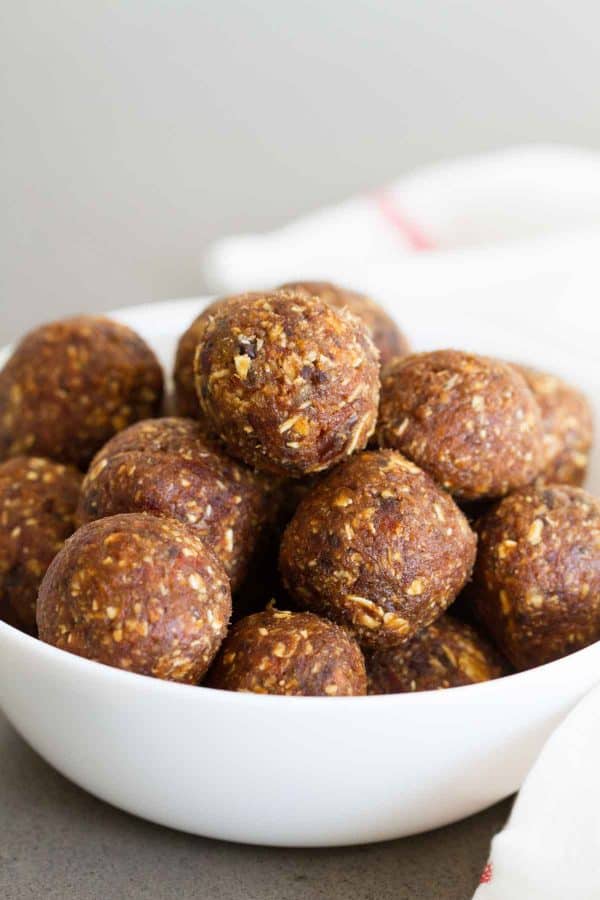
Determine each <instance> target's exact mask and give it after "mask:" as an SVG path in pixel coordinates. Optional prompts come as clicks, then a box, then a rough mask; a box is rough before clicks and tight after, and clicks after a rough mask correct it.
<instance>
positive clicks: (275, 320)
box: [0, 282, 600, 697]
mask: <svg viewBox="0 0 600 900" xmlns="http://www.w3.org/2000/svg"><path fill="white" fill-rule="evenodd" d="M174 383H175V406H176V412H177V415H176V416H171V417H163V418H160V417H159V416H160V415H161V413H162V411H163V377H162V373H161V370H160V367H159V364H158V362H157V360H156V358H155V356H154V354H153V353H152V351H151V350H150V348H149V347H147V345H146V344H145V343H144V341H143V340H142V339H141V338H140V337H139V336H137V335H136V334H135V333H133V332H132V331H131V330H130V329H128V328H125V327H124V326H122V325H119V324H117V323H115V322H112V321H110V320H107V319H103V318H94V317H80V318H76V319H70V320H67V321H63V322H58V323H54V324H51V325H47V326H43V327H41V328H39V329H37V330H36V331H34V332H32V333H31V334H30V335H28V336H27V337H26V338H25V339H24V340H23V341H22V342H21V343H20V344H19V345H18V346H17V347H16V349H15V351H14V352H13V355H12V356H11V358H10V359H9V361H8V363H7V364H6V366H5V367H4V369H3V370H2V372H0V459H2V460H4V462H2V463H1V464H0V615H1V617H2V618H4V619H5V620H6V621H8V622H10V623H11V624H13V625H16V626H17V627H21V628H23V629H24V630H26V631H29V632H30V633H32V634H36V633H38V634H39V637H40V638H41V639H42V640H43V641H46V642H48V643H50V644H53V645H55V646H56V647H59V648H61V649H63V650H67V651H69V652H71V653H76V654H79V655H80V656H84V657H88V658H90V659H93V660H96V661H99V662H103V663H106V664H108V665H112V666H117V667H120V668H124V669H128V670H130V671H132V672H138V673H142V674H146V675H152V676H154V677H157V678H164V679H170V680H173V681H179V682H184V683H189V684H199V683H203V684H205V685H208V686H211V687H214V688H221V689H225V690H233V691H252V692H256V693H272V694H287V695H323V696H330V697H333V696H348V695H360V694H366V693H373V694H381V693H396V692H404V691H418V690H431V689H436V688H447V687H452V686H457V685H463V684H471V683H474V682H480V681H486V680H488V679H491V678H496V677H499V676H501V675H504V674H507V673H508V672H510V671H512V670H515V669H516V670H521V669H526V668H530V667H532V666H536V665H539V664H541V663H545V662H548V661H550V660H554V659H557V658H559V657H561V656H564V655H565V654H568V653H571V652H573V651H575V650H578V649H580V648H581V647H584V646H586V645H588V644H590V643H592V642H593V641H596V640H598V639H600V501H599V500H598V499H596V498H594V497H592V496H590V495H589V494H588V493H586V492H585V491H584V490H582V488H581V487H580V485H581V484H582V483H583V480H584V477H585V473H586V466H587V454H588V451H589V448H590V445H591V440H592V420H591V413H590V408H589V406H588V404H587V402H586V400H585V398H584V397H583V396H582V395H581V394H580V393H579V392H578V391H577V390H575V389H574V388H572V387H571V386H569V385H568V384H565V383H564V382H563V381H562V380H560V379H558V378H555V377H553V376H550V375H547V374H545V373H540V372H537V371H534V370H531V369H529V368H525V367H523V366H517V365H512V364H509V363H506V362H502V361H500V360H497V359H491V358H487V357H483V356H476V355H474V354H470V353H464V352H459V351H456V350H440V351H436V352H430V353H413V352H411V351H410V347H409V345H408V343H407V341H406V339H405V337H404V336H403V334H402V333H401V332H400V331H399V330H398V328H397V326H396V325H395V323H394V322H393V321H392V320H391V319H390V318H389V317H388V316H387V314H386V313H385V312H384V310H383V309H382V308H380V307H379V306H378V305H377V304H376V303H375V302H374V301H373V300H371V299H369V298H367V297H365V296H363V295H361V294H357V293H355V292H352V291H348V290H345V289H342V288H340V287H337V286H335V285H331V284H328V283H321V282H299V283H294V284H288V285H284V286H283V287H281V288H279V289H276V290H273V291H267V292H254V293H248V294H243V295H237V296H233V297H226V298H222V299H220V300H217V301H216V302H214V303H212V304H211V305H210V306H209V307H207V308H206V309H205V310H204V311H203V312H202V313H201V314H200V315H199V316H198V318H197V319H196V320H195V321H194V322H193V323H192V324H191V326H190V327H189V328H188V330H187V331H186V332H185V334H184V335H183V336H182V337H181V340H180V342H179V346H178V350H177V355H176V361H175V371H174ZM232 622H233V624H231V623H232Z"/></svg>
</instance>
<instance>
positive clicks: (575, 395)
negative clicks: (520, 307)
mask: <svg viewBox="0 0 600 900" xmlns="http://www.w3.org/2000/svg"><path fill="white" fill-rule="evenodd" d="M516 368H517V369H518V371H519V372H520V373H521V375H523V377H524V378H525V381H526V382H527V384H528V385H529V388H530V389H531V391H533V395H534V397H535V399H536V400H537V402H538V406H539V408H540V411H541V413H542V428H543V432H544V466H543V469H542V471H541V472H540V476H541V478H542V479H543V480H544V481H546V482H549V483H555V484H572V485H575V486H576V487H579V486H580V485H582V484H583V482H584V481H585V476H586V474H587V466H588V453H589V450H590V447H591V446H592V438H593V431H594V426H593V419H592V410H591V407H590V404H589V403H588V401H587V399H586V397H585V396H584V395H583V394H582V393H581V391H578V390H577V389H576V388H574V387H572V386H571V385H570V384H567V383H566V382H565V381H563V380H562V379H561V378H557V377H556V376H555V375H549V374H548V373H546V372H538V371H536V370H535V369H530V368H528V367H527V366H516Z"/></svg>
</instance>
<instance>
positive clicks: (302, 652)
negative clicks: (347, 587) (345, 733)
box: [206, 609, 367, 697]
mask: <svg viewBox="0 0 600 900" xmlns="http://www.w3.org/2000/svg"><path fill="white" fill-rule="evenodd" d="M206 684H207V685H208V686H209V687H213V688H221V689H222V690H225V691H250V692H252V693H255V694H287V695H288V696H325V697H343V696H352V695H357V694H366V692H367V675H366V672H365V661H364V659H363V655H362V653H361V651H360V648H359V646H358V644H357V643H356V641H354V640H353V639H352V638H351V637H350V635H348V634H347V633H346V632H345V631H344V629H343V628H339V627H338V626H337V625H334V624H333V623H332V622H327V621H326V620H325V619H320V618H319V617H318V616H314V615H313V614H312V613H306V612H280V611H279V610H277V609H266V610H264V612H259V613H255V614H254V615H252V616H248V617H247V618H245V619H241V620H240V621H239V622H237V623H236V624H235V625H234V626H233V628H232V629H231V631H230V632H229V634H228V635H227V637H226V638H225V640H224V642H223V645H222V647H221V650H220V652H219V655H218V656H217V659H216V660H215V663H214V665H213V667H212V668H211V670H210V672H209V675H208V679H207V681H206Z"/></svg>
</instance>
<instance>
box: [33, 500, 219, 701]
mask: <svg viewBox="0 0 600 900" xmlns="http://www.w3.org/2000/svg"><path fill="white" fill-rule="evenodd" d="M230 615H231V594H230V591H229V582H228V579H227V576H226V575H225V572H224V570H223V568H222V566H221V565H220V563H219V562H218V560H217V559H216V557H215V556H214V555H213V553H212V552H211V551H210V550H209V549H208V548H207V547H206V545H205V544H204V543H203V542H202V541H201V540H200V538H199V537H198V536H197V535H195V534H194V533H193V531H191V530H190V529H189V528H186V526H185V525H182V524H181V523H180V522H177V521H176V520H175V519H166V518H164V519H163V518H159V517H157V516H151V515H147V514H145V513H130V514H127V515H119V516H111V517H110V518H106V519H99V520H98V521H96V522H91V523H90V524H88V525H84V526H83V528H80V529H79V531H77V532H76V533H75V534H74V535H73V537H72V538H70V539H69V540H68V541H67V542H66V544H65V545H64V547H63V549H62V550H61V551H60V553H59V554H58V556H56V557H55V559H54V561H53V562H52V564H51V565H50V568H49V569H48V571H47V572H46V575H45V577H44V580H43V582H42V586H41V588H40V593H39V598H38V609H37V623H38V628H39V635H40V638H41V639H42V640H43V641H45V642H46V643H47V644H53V645H54V646H55V647H59V648H60V649H61V650H67V651H68V652H69V653H75V654H77V655H78V656H84V657H86V658H87V659H93V660H96V661H97V662H101V663H105V664H106V665H109V666H115V667H117V668H121V669H127V670H129V671H131V672H138V673H140V674H142V675H152V676H154V677H155V678H162V679H167V680H169V681H180V682H185V683H188V684H196V683H197V682H198V681H199V680H200V679H201V678H202V677H203V676H204V674H205V672H206V670H207V669H208V667H209V665H210V663H211V662H212V660H213V658H214V656H215V654H216V652H217V650H218V649H219V646H220V644H221V641H222V640H223V638H224V636H225V632H226V631H227V624H228V621H229V617H230Z"/></svg>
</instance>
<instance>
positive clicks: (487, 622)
mask: <svg viewBox="0 0 600 900" xmlns="http://www.w3.org/2000/svg"><path fill="white" fill-rule="evenodd" d="M477 527H478V531H479V554H478V557H477V563H476V566H475V572H474V575H473V583H472V584H471V585H470V586H469V589H468V592H467V594H468V597H469V598H470V600H471V602H472V604H473V606H474V609H475V613H476V615H477V617H478V619H479V620H480V622H481V623H482V624H483V625H484V626H485V628H486V630H487V631H488V632H489V634H490V635H491V637H492V638H493V640H494V642H495V643H496V645H497V646H498V647H499V648H500V650H502V652H503V653H504V655H505V656H506V657H507V658H508V659H509V660H510V661H511V662H512V663H513V664H514V666H515V667H516V668H517V669H528V668H531V667H533V666H538V665H541V664H542V663H546V662H550V661H551V660H553V659H558V658H559V657H561V656H565V655H566V654H568V653H572V652H573V651H574V650H579V649H581V647H585V646H587V645H588V644H591V643H593V642H594V641H597V640H599V639H600V500H598V499H596V498H595V497H592V496H590V494H587V493H586V492H585V491H583V490H582V489H581V488H575V487H570V486H566V485H552V486H548V487H545V486H540V485H537V486H532V487H528V488H524V489H522V490H520V491H517V492H516V493H514V494H511V496H510V497H505V498H504V500H502V501H501V502H500V503H499V504H497V506H496V507H495V508H494V509H492V510H491V511H490V512H489V513H488V514H487V515H486V516H484V517H483V519H481V520H480V521H479V523H478V526H477Z"/></svg>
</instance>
